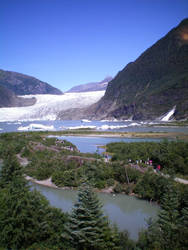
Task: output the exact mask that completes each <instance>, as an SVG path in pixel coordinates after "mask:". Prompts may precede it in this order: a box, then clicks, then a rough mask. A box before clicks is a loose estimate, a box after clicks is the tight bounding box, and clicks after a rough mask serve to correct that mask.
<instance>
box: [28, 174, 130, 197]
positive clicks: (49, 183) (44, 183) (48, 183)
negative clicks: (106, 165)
mask: <svg viewBox="0 0 188 250" xmlns="http://www.w3.org/2000/svg"><path fill="white" fill-rule="evenodd" d="M25 179H26V180H27V181H31V182H33V183H35V184H38V185H41V186H44V187H49V188H55V189H61V190H77V188H75V189H74V187H67V186H65V187H58V186H56V185H55V184H54V183H53V182H52V178H51V177H50V178H48V179H46V180H41V181H39V180H37V179H35V178H33V177H31V176H25ZM96 191H97V192H99V193H106V194H114V192H113V189H112V187H108V188H103V189H101V190H99V189H97V190H96ZM130 196H131V195H130Z"/></svg>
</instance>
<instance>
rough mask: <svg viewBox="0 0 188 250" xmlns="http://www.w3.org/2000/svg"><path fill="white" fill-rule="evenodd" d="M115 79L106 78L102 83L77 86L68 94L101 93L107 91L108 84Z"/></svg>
mask: <svg viewBox="0 0 188 250" xmlns="http://www.w3.org/2000/svg"><path fill="white" fill-rule="evenodd" d="M112 79H113V78H112V77H111V76H108V77H106V78H105V79H104V80H102V81H101V82H91V83H86V84H81V85H77V86H75V87H73V88H71V89H70V90H68V91H67V92H68V93H75V92H90V91H101V90H106V88H107V86H108V83H109V82H110V81H111V80H112Z"/></svg>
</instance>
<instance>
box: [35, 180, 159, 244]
mask: <svg viewBox="0 0 188 250" xmlns="http://www.w3.org/2000/svg"><path fill="white" fill-rule="evenodd" d="M31 185H32V187H35V188H36V189H37V190H39V191H40V192H41V193H42V194H43V195H44V196H45V197H46V198H47V199H48V200H49V201H50V204H51V205H53V206H55V207H58V208H61V209H62V210H63V211H65V212H70V211H71V209H72V206H73V204H74V203H75V201H76V199H77V192H76V191H72V190H61V189H54V188H49V187H44V186H41V185H38V184H34V183H32V184H31ZM99 198H100V200H101V202H102V204H103V210H104V213H105V214H106V215H108V216H109V219H110V221H111V223H112V224H113V223H116V224H117V225H118V227H119V229H120V230H128V231H129V233H130V237H131V238H132V239H137V237H138V232H139V231H140V229H141V228H143V227H145V226H146V219H148V218H149V217H153V218H154V217H156V216H157V212H158V211H159V207H158V206H156V205H154V204H150V203H149V202H146V201H143V200H138V199H136V198H135V197H131V196H127V195H122V194H118V195H115V196H113V195H112V194H103V193H99Z"/></svg>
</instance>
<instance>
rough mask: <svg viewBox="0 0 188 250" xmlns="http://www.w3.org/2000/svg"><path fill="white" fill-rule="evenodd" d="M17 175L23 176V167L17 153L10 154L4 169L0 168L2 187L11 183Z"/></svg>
mask: <svg viewBox="0 0 188 250" xmlns="http://www.w3.org/2000/svg"><path fill="white" fill-rule="evenodd" d="M16 177H22V168H21V166H20V164H19V163H18V160H17V158H16V157H15V155H13V154H9V155H8V156H7V158H6V159H4V161H3V166H2V169H1V170H0V188H3V187H5V186H6V185H7V184H8V183H11V182H12V181H13V179H14V178H16Z"/></svg>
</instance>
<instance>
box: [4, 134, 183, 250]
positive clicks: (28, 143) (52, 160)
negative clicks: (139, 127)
mask: <svg viewBox="0 0 188 250" xmlns="http://www.w3.org/2000/svg"><path fill="white" fill-rule="evenodd" d="M44 135H45V136H44ZM106 150H107V152H108V153H109V155H111V160H109V158H108V157H107V158H105V159H104V158H103V157H102V156H99V155H97V154H82V153H80V152H79V151H78V150H77V148H76V147H75V146H74V145H73V144H71V143H70V142H68V141H65V140H62V141H61V140H58V139H57V138H49V137H46V134H43V133H34V132H32V133H7V134H1V135H0V159H3V168H2V171H1V175H0V204H1V205H0V234H1V235H0V239H1V240H0V248H1V246H2V247H5V246H6V248H16V249H19V248H22V249H83V246H84V247H85V249H108V248H109V246H110V245H108V244H112V243H113V244H114V245H113V247H111V248H112V249H116V248H117V249H167V248H166V247H167V246H168V245H169V246H170V247H171V248H170V249H186V248H185V243H186V244H187V238H188V237H187V236H188V232H187V225H188V214H187V211H188V185H184V184H180V183H178V182H176V181H175V180H174V176H175V175H176V174H181V175H182V176H186V175H187V160H188V159H187V155H188V143H187V142H184V141H179V140H176V141H161V142H159V143H154V142H142V143H110V144H108V145H107V146H106ZM158 165H160V166H161V168H160V169H158V170H157V171H154V169H155V167H157V166H158ZM23 175H29V176H31V177H34V178H36V179H38V180H44V179H47V178H49V177H51V179H52V182H53V183H54V184H56V185H57V186H58V187H64V186H68V187H75V188H78V187H79V186H81V184H82V183H83V182H85V181H86V180H87V182H88V183H90V185H92V187H93V188H94V189H95V190H96V189H98V190H101V189H104V188H106V189H107V188H111V189H113V191H114V192H116V193H126V194H130V195H136V196H137V197H138V198H142V199H147V200H149V201H157V202H158V203H159V204H160V205H161V207H162V209H161V212H160V214H159V219H158V220H157V221H152V222H151V221H150V222H148V223H149V226H148V229H147V230H144V231H142V232H141V233H140V237H139V240H138V242H137V243H133V242H132V241H130V240H129V239H128V235H127V233H126V232H125V233H119V232H118V230H117V229H112V228H110V227H109V225H108V223H107V222H105V220H104V219H101V220H102V221H103V222H104V224H103V225H105V227H106V229H105V230H103V231H104V232H106V233H105V235H100V236H96V237H99V243H100V242H101V239H103V240H104V239H105V242H106V244H107V245H105V246H104V245H103V247H104V248H100V247H99V245H97V244H98V243H97V241H96V245H95V246H93V245H91V242H92V239H93V238H92V237H91V238H89V237H90V236H87V237H86V235H85V233H86V232H85V231H84V230H85V229H83V230H82V231H80V232H79V231H78V233H76V234H75V233H74V231H73V233H71V234H70V237H71V239H72V242H73V241H74V242H75V241H76V242H77V241H78V242H80V243H79V244H81V245H79V244H78V246H79V247H77V246H75V244H73V243H71V244H70V242H71V240H70V238H69V237H68V236H67V232H70V230H73V228H76V227H78V226H79V225H81V224H83V225H85V228H87V226H88V225H89V224H88V223H91V224H92V225H93V221H92V220H91V221H86V224H84V217H82V218H83V223H82V222H79V221H77V222H75V219H76V220H77V219H79V218H81V217H79V216H78V217H75V216H76V214H77V212H79V205H75V210H74V212H73V214H72V215H71V216H70V217H69V215H68V214H64V213H62V212H61V211H60V210H58V209H54V208H51V207H50V206H49V204H48V202H47V201H46V200H45V198H44V197H43V196H41V195H40V194H39V193H37V192H36V191H31V190H30V188H29V187H28V184H27V182H26V181H25V179H24V178H23ZM87 190H88V189H87ZM89 190H90V191H87V192H91V189H89ZM87 192H86V193H87ZM86 193H85V191H83V196H82V195H81V196H80V198H79V199H80V200H79V201H81V200H83V199H84V197H85V195H86ZM90 195H91V196H92V194H90ZM92 197H93V196H92ZM94 203H96V204H98V203H97V202H96V201H95V202H94ZM94 203H92V202H91V204H94ZM79 204H80V203H79ZM91 204H90V205H91ZM82 205H83V204H82ZM83 206H84V208H86V207H87V206H89V205H88V204H85V205H83ZM91 206H93V205H91ZM81 208H83V207H81ZM76 209H78V211H77V210H76ZM88 209H89V208H88ZM97 209H99V208H97ZM39 211H41V213H39ZM76 211H77V212H76ZM97 211H99V210H97ZM22 213H23V215H22ZM86 217H87V216H86ZM101 218H102V217H101ZM25 223H26V225H25ZM79 223H81V224H79ZM67 230H68V231H67ZM92 230H94V229H93V228H92V229H91V235H92V234H93V233H92V232H93V231H92ZM95 230H98V229H96V228H95ZM41 231H42V233H41ZM23 232H24V233H23ZM97 232H98V231H97ZM95 233H96V232H95ZM96 235H97V233H96ZM157 235H158V236H159V235H160V236H159V237H158V236H157ZM62 237H64V238H62ZM67 237H68V238H67ZM101 237H102V238H101ZM105 237H106V238H105ZM87 238H88V241H87V240H86V239H87ZM160 239H161V240H160ZM165 240H166V241H165ZM108 241H109V242H108ZM62 242H63V243H62ZM123 242H124V243H123ZM82 243H83V245H82ZM62 244H64V245H62ZM88 244H89V245H88ZM100 244H104V242H103V243H102V242H101V243H100ZM100 246H102V245H100ZM111 246H112V245H111ZM125 246H126V247H125ZM127 246H129V247H127ZM66 247H67V248H66ZM92 247H93V248H92ZM136 247H137V248H136Z"/></svg>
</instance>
